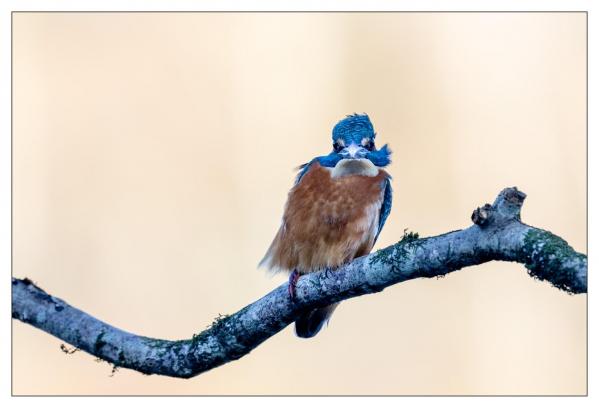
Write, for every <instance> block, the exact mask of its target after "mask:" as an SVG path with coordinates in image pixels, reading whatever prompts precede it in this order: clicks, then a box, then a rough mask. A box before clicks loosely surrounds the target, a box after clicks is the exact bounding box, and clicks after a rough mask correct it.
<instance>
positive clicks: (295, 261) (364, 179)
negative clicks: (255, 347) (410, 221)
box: [260, 114, 392, 338]
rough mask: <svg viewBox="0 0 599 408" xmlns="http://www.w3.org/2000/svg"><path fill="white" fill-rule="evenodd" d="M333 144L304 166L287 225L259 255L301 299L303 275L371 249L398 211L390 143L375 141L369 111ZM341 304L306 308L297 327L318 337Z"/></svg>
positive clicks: (347, 124) (349, 121) (347, 121)
mask: <svg viewBox="0 0 599 408" xmlns="http://www.w3.org/2000/svg"><path fill="white" fill-rule="evenodd" d="M332 134H333V150H332V151H331V152H330V153H329V154H327V155H326V156H318V157H315V158H314V159H312V160H310V161H309V162H308V163H306V164H303V165H301V166H299V167H298V168H297V170H298V171H299V173H298V175H297V177H296V179H295V184H294V186H293V187H292V188H291V190H290V191H289V194H288V197H287V203H286V204H285V209H284V213H283V219H282V221H281V226H280V227H279V230H278V232H277V234H276V236H275V238H274V240H273V241H272V244H271V245H270V247H269V248H268V251H267V252H266V255H265V256H264V258H263V259H262V260H261V261H260V266H264V267H266V268H267V269H269V270H271V271H272V272H285V273H288V274H289V285H288V292H289V296H290V297H291V299H292V300H294V299H295V287H296V283H297V281H298V279H299V278H300V276H301V275H304V274H308V273H313V272H317V271H321V270H326V271H334V270H335V269H337V268H339V267H340V266H342V265H344V264H347V263H349V262H351V261H352V260H353V259H354V258H358V257H360V256H363V255H367V254H368V253H370V251H371V250H372V247H373V246H374V244H375V242H376V240H377V238H378V236H379V234H380V233H381V230H382V229H383V226H384V225H385V221H386V220H387V217H388V216H389V213H390V212H391V199H392V191H391V176H390V175H389V174H388V173H387V172H386V171H385V170H383V169H384V167H386V166H387V165H389V163H390V162H391V160H390V157H391V151H390V150H389V148H388V146H387V145H384V146H383V147H382V148H380V149H378V150H377V148H376V147H375V141H374V139H375V137H376V133H375V131H374V128H373V126H372V123H371V121H370V118H369V117H368V115H367V114H352V115H348V116H347V117H345V118H344V119H342V120H341V121H339V122H338V123H337V124H336V125H335V126H334V128H333V132H332ZM337 306H338V303H334V304H332V305H329V306H326V307H322V308H316V309H312V310H307V311H305V312H302V314H301V315H300V316H299V318H298V319H297V320H296V321H295V333H296V334H297V336H298V337H301V338H310V337H314V336H315V335H316V334H317V333H318V332H319V331H320V329H321V328H322V327H323V325H324V323H325V322H328V321H329V319H330V317H331V314H332V313H333V311H334V310H335V308H336V307H337Z"/></svg>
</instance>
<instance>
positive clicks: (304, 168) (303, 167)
mask: <svg viewBox="0 0 599 408" xmlns="http://www.w3.org/2000/svg"><path fill="white" fill-rule="evenodd" d="M313 162H314V160H311V161H310V162H308V163H304V164H302V165H300V166H298V167H297V169H298V170H299V171H300V172H299V173H298V174H297V177H296V178H295V184H294V185H296V184H297V183H299V182H300V180H301V179H302V177H304V175H305V174H306V173H307V172H308V170H309V169H310V165H311V164H312V163H313Z"/></svg>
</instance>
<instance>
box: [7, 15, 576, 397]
mask: <svg viewBox="0 0 599 408" xmlns="http://www.w3.org/2000/svg"><path fill="white" fill-rule="evenodd" d="M13 22H14V26H13V28H14V48H13V52H14V61H13V64H14V65H13V69H14V71H13V73H14V135H13V137H14V139H13V146H14V162H13V166H14V195H13V198H14V218H13V222H14V224H13V227H14V231H13V234H14V241H13V245H14V247H13V251H14V252H13V253H14V264H13V273H14V275H15V276H18V277H24V276H27V277H29V278H31V279H33V280H35V281H36V282H37V283H38V284H39V285H40V286H42V287H43V288H44V289H46V290H47V291H49V292H50V293H52V294H54V295H56V296H58V297H61V298H63V299H65V300H67V301H68V302H70V303H71V304H73V305H75V306H77V307H79V308H81V309H83V310H85V311H87V312H89V313H91V314H93V315H94V316H96V317H98V318H100V319H103V320H105V321H107V322H109V323H111V324H113V325H116V326H117V327H120V328H123V329H125V330H128V331H132V332H135V333H139V334H143V335H146V336H155V337H162V338H169V339H178V338H187V337H190V336H191V335H192V334H193V333H196V332H198V331H199V330H200V329H202V328H204V327H205V326H207V325H208V324H210V322H211V321H212V319H213V318H214V317H215V316H217V315H218V314H219V313H223V314H224V313H227V314H230V313H233V312H235V311H237V310H238V309H240V308H242V307H243V306H245V305H246V304H248V303H249V302H252V301H254V300H256V299H257V298H259V297H261V296H263V295H264V294H265V293H267V292H268V291H269V290H271V289H272V288H274V287H275V286H277V285H279V284H280V283H282V282H283V281H284V280H285V277H284V276H277V277H275V278H269V277H268V276H267V275H266V273H265V272H264V271H263V270H258V269H257V268H256V265H257V263H258V261H259V260H260V258H261V257H262V255H263V254H264V252H265V250H266V249H267V247H268V245H269V244H270V242H271V239H272V238H273V236H274V234H275V232H276V230H277V228H278V225H279V222H280V216H281V215H282V210H283V204H284V202H285V199H286V194H287V191H288V190H289V188H290V187H291V185H292V183H293V179H294V176H295V173H294V171H293V168H294V167H295V166H297V165H299V164H301V163H304V162H306V161H307V160H309V159H311V158H312V157H314V156H317V155H322V154H326V153H328V151H329V150H330V139H329V136H330V132H331V129H332V127H333V125H334V124H335V123H336V122H337V121H338V120H339V119H341V118H342V117H343V116H344V115H346V114H348V113H353V112H367V113H368V114H369V115H370V117H371V119H372V120H373V122H374V126H375V129H376V130H377V132H378V142H379V144H382V143H389V144H390V146H391V147H392V149H393V151H394V156H393V159H394V162H393V164H392V165H391V166H390V168H389V172H390V173H391V174H392V175H393V176H394V181H393V186H394V189H395V196H394V206H393V211H392V213H391V216H390V218H389V220H388V221H387V225H386V227H385V230H384V231H383V233H382V235H381V237H380V239H379V242H378V243H377V248H380V247H384V246H387V245H389V244H391V243H393V242H395V241H397V240H398V239H399V238H400V236H401V235H402V233H403V230H404V228H410V230H413V231H417V232H419V233H420V234H421V235H424V236H427V235H436V234H440V233H444V232H447V231H450V230H454V229H459V228H463V227H466V226H468V225H469V224H470V214H471V212H472V210H473V209H474V208H475V207H476V206H479V205H481V204H484V203H485V202H489V201H492V200H493V199H494V198H495V196H496V194H497V193H498V192H499V191H500V190H501V189H502V188H504V187H506V186H513V185H516V186H518V187H519V188H520V189H521V190H523V191H525V192H526V193H527V194H528V199H527V201H526V204H525V207H524V210H523V220H524V221H525V222H527V223H529V224H532V225H536V226H540V227H543V228H546V229H549V230H551V231H553V232H555V233H557V234H559V235H560V236H562V237H563V238H565V239H566V240H567V241H568V242H569V243H570V244H571V245H572V246H573V247H574V248H575V249H577V250H579V251H582V252H586V178H585V166H586V150H585V149H586V146H585V143H586V139H585V137H586V136H585V89H586V88H585V87H586V85H585V69H586V61H585V47H586V44H585V30H586V26H585V24H586V21H585V14H583V13H572V14H527V13H518V14H509V13H507V14H506V13H504V14H443V13H437V14H425V13H411V14H410V13H405V14H402V13H371V14H360V13H346V14H333V13H330V14H322V13H316V14H297V13H288V14H279V13H269V14H258V13H255V14H252V13H247V14H218V13H188V14H176V13H172V14H125V13H123V14H111V13H108V14H78V13H75V14H61V13H57V14H35V13H32V14H23V13H17V14H14V19H13ZM585 306H586V295H579V296H569V295H567V294H565V293H563V292H560V291H558V290H556V289H554V288H552V287H551V286H550V285H549V284H547V283H542V282H538V281H535V280H533V279H531V278H529V277H528V276H527V274H526V271H525V269H524V268H523V267H522V266H521V265H517V264H507V263H490V264H486V265H483V266H479V267H474V268H467V269H465V270H463V271H460V272H456V273H453V274H450V275H448V276H447V277H445V278H444V279H432V280H417V281H411V282H407V283H403V284H400V285H396V286H395V287H391V288H388V289H387V290H385V291H384V292H383V293H381V294H377V295H373V296H366V297H361V298H357V299H352V300H350V301H346V302H344V303H343V305H342V306H341V307H340V308H339V309H338V310H337V312H336V313H335V316H334V318H333V320H332V322H331V325H330V326H329V328H328V329H326V330H324V331H323V332H322V333H321V334H319V335H318V336H317V337H316V338H315V339H313V340H312V341H305V340H300V339H298V338H296V337H295V336H294V335H293V332H292V328H291V327H288V328H287V329H285V330H284V331H283V332H281V333H280V334H278V335H277V336H275V337H273V338H271V339H270V340H268V341H267V342H265V343H264V344H263V345H262V346H261V347H259V348H258V349H256V350H255V351H253V352H252V353H251V354H250V355H248V356H246V357H244V358H242V359H241V360H239V361H237V362H233V363H231V364H228V365H226V366H223V367H220V368H217V369H215V370H213V371H211V372H208V373H206V374H203V375H201V376H199V377H196V378H193V379H190V380H180V379H172V378H166V377H157V376H150V377H148V376H143V375H141V374H138V373H136V372H133V371H129V370H125V369H121V370H120V371H118V372H117V373H116V375H115V376H114V377H110V376H109V375H110V371H111V369H110V367H109V366H108V365H107V364H106V363H97V362H95V361H94V358H93V357H92V356H90V355H87V354H84V353H83V352H79V353H76V354H73V355H70V356H67V355H65V354H63V353H62V352H61V351H60V350H59V345H60V344H61V343H62V342H61V341H59V340H57V339H55V338H54V337H51V336H50V335H48V334H45V333H43V332H41V331H39V330H37V329H34V328H32V327H30V326H27V325H24V324H22V323H20V322H14V323H13V351H14V353H13V356H14V358H13V392H14V393H15V394H584V393H585V392H586V325H585V320H586V312H585Z"/></svg>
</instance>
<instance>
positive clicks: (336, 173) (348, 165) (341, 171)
mask: <svg viewBox="0 0 599 408" xmlns="http://www.w3.org/2000/svg"><path fill="white" fill-rule="evenodd" d="M327 169H328V170H329V171H330V172H331V177H332V178H337V177H343V176H351V175H355V176H367V177H375V176H376V175H377V174H379V169H378V167H376V166H375V165H374V164H372V162H371V161H370V160H368V159H343V160H339V162H338V163H337V165H336V166H335V167H333V168H330V167H327Z"/></svg>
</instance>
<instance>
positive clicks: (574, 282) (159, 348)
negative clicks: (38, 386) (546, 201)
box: [12, 187, 587, 378]
mask: <svg viewBox="0 0 599 408" xmlns="http://www.w3.org/2000/svg"><path fill="white" fill-rule="evenodd" d="M525 197H526V195H525V194H524V193H522V192H520V191H518V189H517V188H515V187H513V188H506V189H504V190H503V191H502V192H501V193H500V194H499V195H498V197H497V199H496V200H495V202H494V203H493V205H490V204H485V205H484V206H482V207H480V208H477V209H476V210H475V211H474V212H473V214H472V221H473V222H474V225H472V226H470V227H469V228H466V229H463V230H459V231H453V232H449V233H447V234H443V235H439V236H435V237H428V238H419V237H418V234H413V233H407V234H404V236H403V237H402V239H401V240H400V241H399V242H397V243H396V244H394V245H391V246H389V247H387V248H384V249H381V250H379V251H377V252H374V253H372V254H370V255H368V256H364V257H361V258H358V259H355V260H354V261H353V262H351V263H350V264H348V265H345V266H343V267H341V268H339V269H337V270H335V271H332V272H328V273H327V272H326V271H322V272H316V273H311V274H309V275H305V276H303V277H302V278H301V279H300V280H299V282H298V284H297V290H296V293H297V296H296V299H295V300H294V301H291V300H290V299H289V296H288V294H287V285H286V284H283V285H281V286H279V287H278V288H276V289H275V290H273V291H272V292H270V293H269V294H267V295H266V296H264V297H263V298H261V299H259V300H257V301H256V302H254V303H252V304H250V305H248V306H246V307H245V308H243V309H241V310H240V311H238V312H237V313H235V314H233V315H231V316H224V317H221V316H219V318H217V319H216V320H215V322H214V323H213V324H212V326H211V327H210V328H208V329H206V330H204V331H203V332H201V333H199V334H197V335H194V336H193V337H192V338H191V339H187V340H179V341H169V340H160V339H154V338H148V337H143V336H139V335H136V334H132V333H128V332H126V331H123V330H120V329H118V328H116V327H113V326H111V325H109V324H107V323H104V322H102V321H100V320H98V319H96V318H94V317H93V316H90V315H88V314H87V313H85V312H83V311H81V310H79V309H77V308H75V307H73V306H70V305H69V304H68V303H66V302H65V301H63V300H61V299H59V298H56V297H54V296H52V295H49V294H48V293H46V292H45V291H44V290H42V289H41V288H39V287H38V286H36V285H35V284H34V283H33V282H31V281H30V280H29V279H15V278H13V280H12V317H13V318H14V319H18V320H20V321H22V322H24V323H28V324H30V325H32V326H34V327H37V328H39V329H41V330H44V331H46V332H48V333H50V334H52V335H54V336H56V337H58V338H60V339H62V340H64V341H65V342H68V343H70V344H72V345H73V346H75V347H77V348H79V349H81V350H84V351H86V352H88V353H90V354H93V355H94V356H97V357H99V358H101V359H103V360H106V361H108V362H110V363H112V364H114V366H115V367H126V368H130V369H133V370H137V371H139V372H142V373H145V374H160V375H166V376H172V377H181V378H189V377H193V376H196V375H198V374H200V373H203V372H205V371H208V370H210V369H212V368H215V367H218V366H220V365H222V364H225V363H227V362H230V361H233V360H237V359H238V358H240V357H242V356H244V355H246V354H248V353H249V352H250V351H251V350H253V349H254V348H256V347H257V346H258V345H260V344H261V343H262V342H263V341H265V340H266V339H268V338H269V337H271V336H273V335H275V334H276V333H278V332H279V331H281V330H282V329H283V328H284V327H286V326H287V325H288V324H290V323H292V322H293V321H294V320H295V319H296V318H297V317H298V315H299V314H300V312H301V311H302V310H305V309H310V308H315V307H322V306H326V305H328V304H331V303H334V302H339V301H342V300H345V299H349V298H352V297H356V296H361V295H365V294H370V293H376V292H380V291H382V290H383V289H384V288H386V287H388V286H391V285H394V284H396V283H399V282H403V281H406V280H410V279H416V278H431V277H435V276H441V275H445V274H447V273H449V272H453V271H457V270H459V269H461V268H464V267H467V266H472V265H479V264H482V263H485V262H488V261H492V260H496V261H511V262H519V263H521V264H524V265H525V267H526V269H527V270H528V273H529V274H530V275H531V276H532V277H533V278H536V279H540V280H544V281H548V282H549V283H551V284H552V285H553V286H555V287H556V288H559V289H561V290H564V291H567V292H569V293H572V294H577V293H586V290H587V257H586V256H585V255H583V254H580V253H577V252H576V251H574V250H573V249H572V248H571V247H570V246H569V245H568V244H567V242H566V241H564V240H563V239H561V238H559V237H557V236H556V235H553V234H552V233H550V232H548V231H545V230H542V229H538V228H534V227H531V226H528V225H526V224H524V223H522V222H521V221H520V209H521V207H522V203H523V202H524V199H525Z"/></svg>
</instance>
